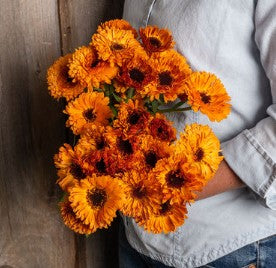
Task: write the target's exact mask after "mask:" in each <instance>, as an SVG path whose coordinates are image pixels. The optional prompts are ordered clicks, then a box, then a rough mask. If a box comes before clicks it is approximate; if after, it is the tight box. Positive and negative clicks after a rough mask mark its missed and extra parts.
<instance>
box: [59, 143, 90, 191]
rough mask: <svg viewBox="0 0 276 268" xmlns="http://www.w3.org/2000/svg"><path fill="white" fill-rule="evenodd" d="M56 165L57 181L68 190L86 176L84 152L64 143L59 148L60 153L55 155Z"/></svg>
mask: <svg viewBox="0 0 276 268" xmlns="http://www.w3.org/2000/svg"><path fill="white" fill-rule="evenodd" d="M54 161H55V166H56V168H58V176H59V179H58V180H57V183H58V184H59V186H60V187H61V188H62V189H63V190H64V191H68V189H69V188H70V187H72V186H73V185H74V184H75V183H78V182H79V181H80V180H83V179H85V178H86V174H87V170H85V169H84V166H83V154H82V151H81V150H78V149H77V148H76V149H74V150H73V148H72V147H71V146H70V145H69V144H66V143H65V144H64V145H63V146H62V147H60V148H59V153H58V154H55V156H54Z"/></svg>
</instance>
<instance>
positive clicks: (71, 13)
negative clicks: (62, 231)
mask: <svg viewBox="0 0 276 268" xmlns="http://www.w3.org/2000/svg"><path fill="white" fill-rule="evenodd" d="M123 4H124V1H123V0H101V1H96V0H78V1H74V0H59V16H60V29H61V44H62V53H63V54H66V53H69V52H73V51H74V49H75V48H77V47H79V46H82V45H88V44H89V42H90V40H91V36H92V34H93V33H94V32H95V31H96V29H97V27H98V25H99V24H100V23H101V22H104V21H106V20H109V19H113V18H121V16H122V12H123ZM117 233H118V220H116V221H115V222H114V223H113V224H112V226H111V227H110V228H109V229H108V230H100V231H97V232H96V233H95V234H92V235H91V236H89V238H87V239H85V238H83V237H81V236H77V238H76V239H77V240H76V241H77V247H78V250H77V260H76V263H77V265H78V267H80V268H85V267H93V268H106V267H112V268H116V267H118V252H117V251H118V241H117ZM84 256H85V258H84Z"/></svg>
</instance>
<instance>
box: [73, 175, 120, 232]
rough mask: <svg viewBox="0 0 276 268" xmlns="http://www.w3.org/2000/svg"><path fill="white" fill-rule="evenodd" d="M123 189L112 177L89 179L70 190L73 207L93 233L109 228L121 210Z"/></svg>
mask: <svg viewBox="0 0 276 268" xmlns="http://www.w3.org/2000/svg"><path fill="white" fill-rule="evenodd" d="M122 199H123V192H122V187H121V186H120V182H119V181H118V180H117V179H113V178H112V177H110V176H99V177H97V176H95V175H93V176H92V177H88V178H87V179H85V180H82V181H81V182H80V184H79V185H76V186H75V187H73V188H72V189H71V190H70V195H69V201H70V202H71V207H72V208H73V211H74V212H75V214H76V216H77V218H79V219H80V220H81V221H82V222H83V223H84V224H86V225H88V226H89V228H90V229H91V232H95V231H96V230H97V229H98V228H100V229H101V228H107V227H108V226H109V225H110V224H111V222H112V220H113V218H114V217H116V211H117V210H118V209H120V208H121V204H122Z"/></svg>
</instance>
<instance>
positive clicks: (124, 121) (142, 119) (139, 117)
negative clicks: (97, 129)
mask: <svg viewBox="0 0 276 268" xmlns="http://www.w3.org/2000/svg"><path fill="white" fill-rule="evenodd" d="M149 118H150V113H149V112H147V111H146V110H145V109H144V107H143V106H142V105H141V104H140V103H139V101H138V100H136V101H133V100H129V101H128V102H127V103H125V102H123V103H121V104H120V106H119V112H118V118H117V119H116V120H115V121H114V122H113V126H114V127H115V128H120V129H121V130H122V132H123V133H124V134H125V135H126V136H131V135H136V134H141V133H143V132H144V131H145V129H146V127H147V125H148V122H149Z"/></svg>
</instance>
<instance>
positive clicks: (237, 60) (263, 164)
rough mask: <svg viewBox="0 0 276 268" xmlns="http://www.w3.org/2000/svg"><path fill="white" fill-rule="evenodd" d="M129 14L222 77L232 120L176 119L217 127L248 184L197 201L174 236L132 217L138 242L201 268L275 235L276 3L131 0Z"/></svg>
mask: <svg viewBox="0 0 276 268" xmlns="http://www.w3.org/2000/svg"><path fill="white" fill-rule="evenodd" d="M124 18H125V19H126V20H128V21H129V22H130V23H131V24H132V25H133V26H134V27H136V28H137V29H138V28H139V27H144V26H146V25H147V24H149V25H157V26H159V27H166V28H169V29H170V30H171V31H172V33H173V36H174V39H175V41H176V49H177V50H178V51H179V52H181V53H182V54H183V55H184V56H185V57H186V58H187V59H188V61H189V63H190V65H191V67H192V68H193V69H194V70H205V71H209V72H212V73H215V74H216V75H217V76H218V77H220V78H221V80H222V82H223V83H224V85H225V87H226V88H227V91H228V93H229V94H230V96H231V98H232V101H231V103H232V112H231V114H230V116H229V117H228V118H227V119H226V120H223V121H222V122H220V123H213V122H210V121H209V120H208V118H207V117H206V116H204V115H202V114H199V113H196V114H195V113H193V112H188V113H185V114H172V115H170V116H169V117H170V119H172V120H173V121H174V123H175V126H176V127H177V129H178V130H179V131H181V130H182V129H183V127H184V126H185V124H187V123H191V122H197V123H200V124H208V125H209V126H211V127H212V129H213V130H214V132H215V133H216V134H217V136H218V137H219V139H220V140H221V142H222V148H223V154H224V156H225V159H226V161H227V162H228V164H229V165H230V166H231V167H232V169H233V170H234V171H235V172H236V174H237V175H239V177H240V178H241V179H242V180H243V181H244V182H245V183H246V184H247V186H248V187H247V188H243V189H239V190H234V191H228V192H225V193H222V194H219V195H216V196H214V197H210V198H207V199H204V200H201V201H197V202H196V203H194V204H193V205H192V206H191V207H189V209H188V210H189V214H188V217H189V218H188V219H187V220H186V223H185V224H184V225H183V226H182V227H180V228H179V229H178V230H177V231H176V232H174V233H170V234H168V235H164V234H159V235H153V234H149V233H147V232H145V231H144V230H143V228H141V227H139V226H137V224H136V223H135V222H134V221H133V220H132V219H128V218H125V219H124V220H125V225H126V235H127V238H128V240H129V242H130V244H131V245H132V246H133V247H134V248H135V249H136V250H138V251H139V252H141V253H143V254H145V255H147V256H150V257H151V258H154V259H156V260H159V261H161V262H163V263H165V264H167V265H171V266H175V267H197V266H200V265H204V264H206V263H208V262H211V261H213V260H215V259H217V258H219V257H221V256H224V255H226V254H228V253H230V252H232V251H234V250H236V249H238V248H240V247H242V246H245V245H247V244H249V243H252V242H254V241H256V240H259V239H262V238H264V237H267V236H270V235H273V234H275V233H276V211H275V210H276V182H275V181H276V180H275V177H276V168H275V167H276V165H275V161H276V150H275V148H276V135H275V134H276V123H275V120H276V104H275V102H276V88H275V87H276V66H275V62H276V60H275V58H276V34H275V31H276V1H275V0H259V1H256V0H255V1H254V0H239V1H238V0H220V1H217V0H196V1H195V0H155V1H152V0H151V1H147V0H139V1H137V0H126V1H125V9H124ZM273 103H274V104H273Z"/></svg>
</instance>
